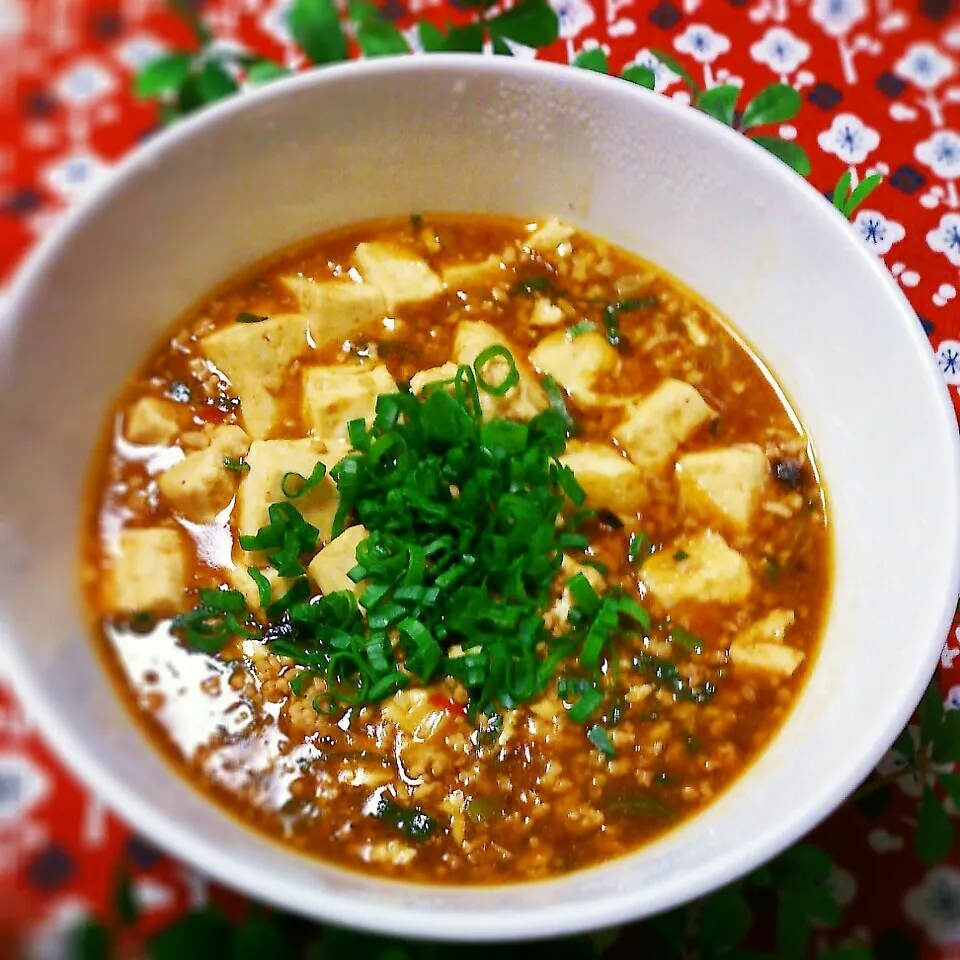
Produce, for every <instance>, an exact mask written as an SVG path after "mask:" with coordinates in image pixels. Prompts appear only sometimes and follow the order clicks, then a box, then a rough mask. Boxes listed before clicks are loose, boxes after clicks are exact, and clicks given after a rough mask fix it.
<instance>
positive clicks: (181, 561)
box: [105, 527, 187, 614]
mask: <svg viewBox="0 0 960 960" xmlns="http://www.w3.org/2000/svg"><path fill="white" fill-rule="evenodd" d="M186 589H187V556H186V550H185V545H184V540H183V536H182V535H181V534H180V533H179V532H178V531H176V530H169V529H167V528H165V527H145V528H142V529H136V530H124V531H123V532H122V533H121V534H120V537H119V539H118V541H117V552H116V555H115V556H114V557H113V558H112V560H111V562H110V566H109V568H108V570H107V577H106V580H105V590H106V597H105V606H106V607H107V609H109V610H111V611H112V612H114V613H137V612H139V611H150V612H151V613H157V614H171V613H176V612H177V611H180V610H183V609H184V608H185V607H186V606H187V597H186V595H185V592H186Z"/></svg>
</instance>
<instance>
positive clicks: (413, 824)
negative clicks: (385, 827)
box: [374, 796, 437, 842]
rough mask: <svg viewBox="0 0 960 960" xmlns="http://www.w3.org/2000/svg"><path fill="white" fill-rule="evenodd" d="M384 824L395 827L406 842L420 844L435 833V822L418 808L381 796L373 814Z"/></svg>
mask: <svg viewBox="0 0 960 960" xmlns="http://www.w3.org/2000/svg"><path fill="white" fill-rule="evenodd" d="M374 816H375V817H377V818H378V819H380V820H383V821H384V822H385V823H389V824H390V825H391V826H393V827H396V829H397V830H399V831H400V833H402V834H403V835H404V836H405V837H406V838H407V839H408V840H414V841H417V842H422V841H424V840H428V839H429V838H430V837H431V836H433V834H434V833H435V832H436V829H437V824H436V821H435V820H434V819H433V817H431V816H430V815H429V814H428V813H425V812H424V811H423V810H421V809H420V808H419V807H405V806H403V805H402V804H400V803H397V802H396V800H391V799H390V798H389V797H387V796H381V797H380V800H379V802H378V804H377V809H376V812H375V814H374Z"/></svg>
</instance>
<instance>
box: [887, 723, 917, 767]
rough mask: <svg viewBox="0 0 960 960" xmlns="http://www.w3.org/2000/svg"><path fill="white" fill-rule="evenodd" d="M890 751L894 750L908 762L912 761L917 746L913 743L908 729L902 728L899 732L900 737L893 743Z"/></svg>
mask: <svg viewBox="0 0 960 960" xmlns="http://www.w3.org/2000/svg"><path fill="white" fill-rule="evenodd" d="M891 749H892V750H896V751H897V753H899V754H901V755H902V756H904V757H906V758H907V759H909V760H912V759H913V758H914V757H915V756H916V755H917V745H916V743H914V740H913V736H912V735H911V733H910V728H909V727H904V728H903V729H902V730H901V731H900V735H899V736H898V737H897V739H896V740H894V741H893V746H892V747H891Z"/></svg>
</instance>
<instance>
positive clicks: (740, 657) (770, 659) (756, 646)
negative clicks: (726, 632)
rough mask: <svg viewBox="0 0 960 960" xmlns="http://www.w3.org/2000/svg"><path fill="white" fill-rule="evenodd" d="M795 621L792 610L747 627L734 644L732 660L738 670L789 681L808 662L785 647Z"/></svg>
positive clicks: (775, 613)
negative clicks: (765, 674) (739, 668)
mask: <svg viewBox="0 0 960 960" xmlns="http://www.w3.org/2000/svg"><path fill="white" fill-rule="evenodd" d="M794 619H795V618H794V614H793V611H792V610H772V611H771V612H770V613H768V614H767V615H766V616H765V617H763V618H762V619H760V620H758V621H757V622H756V623H754V624H751V625H750V626H749V627H747V629H746V630H744V631H743V633H742V634H740V636H739V637H737V638H736V639H735V640H734V641H733V643H731V644H730V660H731V661H732V662H733V664H734V666H737V667H747V668H750V669H754V670H762V671H764V672H766V673H769V674H774V675H776V676H781V677H789V676H790V675H791V674H792V673H794V671H795V670H796V669H797V667H799V666H800V664H801V663H803V660H804V653H803V651H802V650H797V649H795V648H794V647H789V646H787V645H786V643H784V637H785V635H786V632H787V630H788V629H789V628H790V627H791V626H793V623H794Z"/></svg>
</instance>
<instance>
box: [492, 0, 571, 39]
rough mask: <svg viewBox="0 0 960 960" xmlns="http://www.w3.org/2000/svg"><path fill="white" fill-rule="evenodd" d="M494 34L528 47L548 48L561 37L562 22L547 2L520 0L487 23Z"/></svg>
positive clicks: (542, 0)
mask: <svg viewBox="0 0 960 960" xmlns="http://www.w3.org/2000/svg"><path fill="white" fill-rule="evenodd" d="M487 27H488V28H489V30H490V33H491V35H492V34H499V35H500V36H502V37H506V38H507V39H508V40H512V41H513V42H514V43H522V44H523V45H524V46H526V47H537V48H539V47H547V46H549V45H550V44H551V43H553V42H554V40H556V39H557V37H559V36H560V21H559V19H558V18H557V15H556V13H555V12H554V10H553V7H551V6H550V4H549V3H547V0H520V2H519V3H518V4H517V5H516V6H514V7H511V8H510V9H509V10H505V11H504V12H503V13H501V14H499V15H498V16H496V17H493V18H492V19H490V20H488V21H487Z"/></svg>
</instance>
